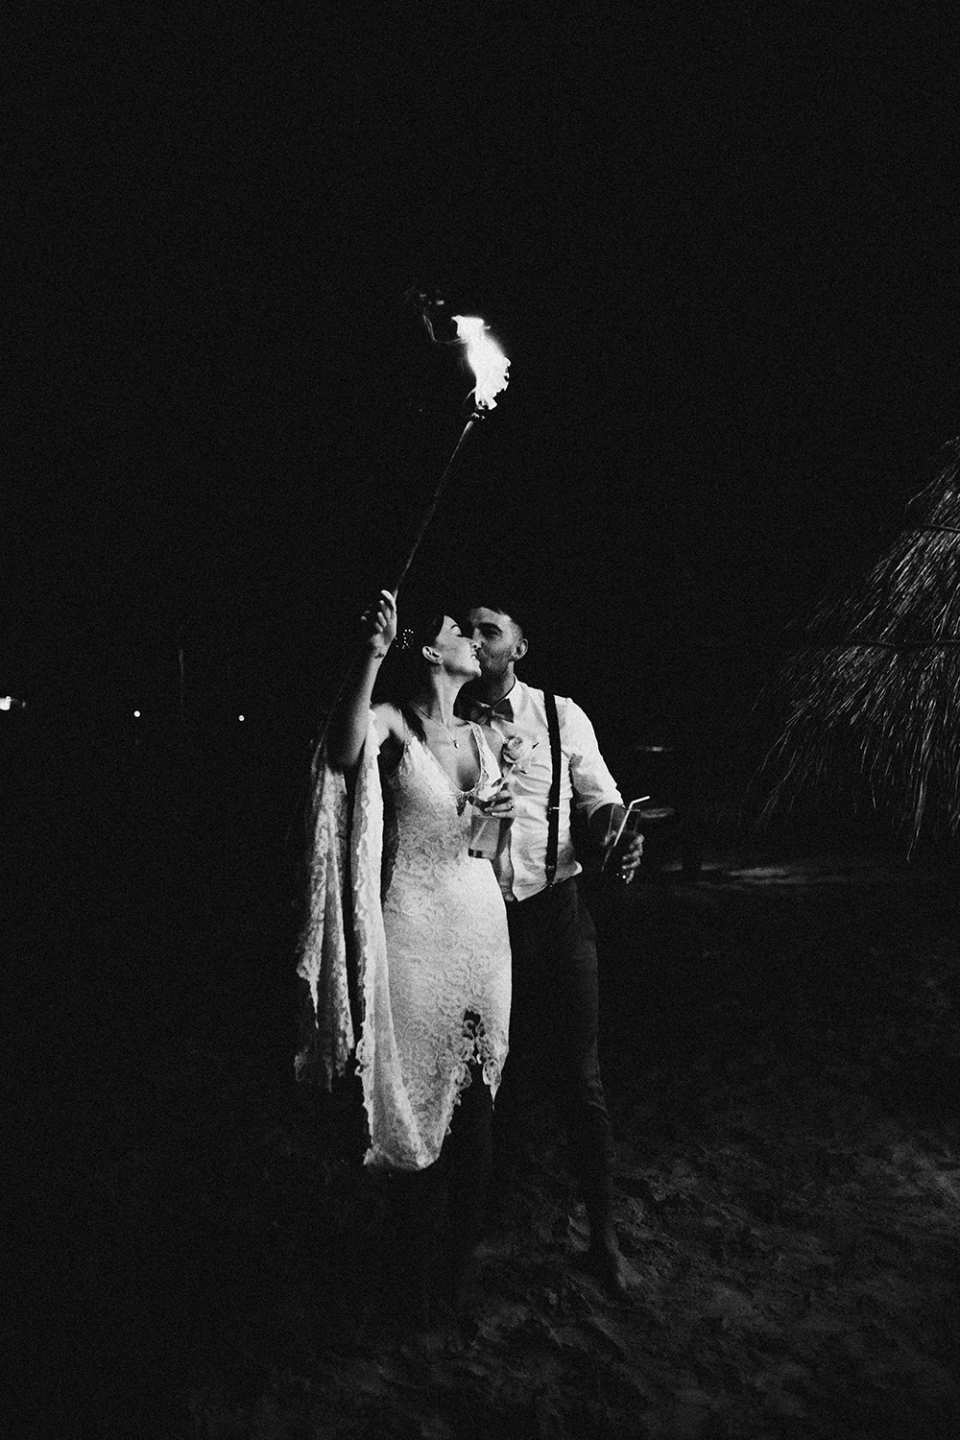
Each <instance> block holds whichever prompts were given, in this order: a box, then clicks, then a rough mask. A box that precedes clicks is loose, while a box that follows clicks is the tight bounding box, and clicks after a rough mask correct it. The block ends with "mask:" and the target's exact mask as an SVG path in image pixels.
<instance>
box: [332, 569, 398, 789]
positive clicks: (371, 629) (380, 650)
mask: <svg viewBox="0 0 960 1440" xmlns="http://www.w3.org/2000/svg"><path fill="white" fill-rule="evenodd" d="M361 623H362V625H363V645H362V649H361V652H360V655H359V657H358V658H357V660H356V661H355V662H354V665H353V667H352V668H351V671H350V674H349V675H348V677H347V682H346V684H345V685H344V687H343V690H342V692H341V694H340V698H339V700H338V701H337V705H336V708H335V710H334V712H333V714H332V715H331V717H330V723H329V726H328V727H327V758H328V759H329V761H330V763H331V764H333V765H336V766H338V767H339V768H340V769H342V770H351V769H352V768H353V767H354V766H355V765H356V764H357V761H358V760H359V759H360V752H361V751H362V750H363V746H364V741H365V740H366V738H367V730H368V728H369V722H370V698H371V696H372V694H373V687H374V684H375V682H376V678H377V672H378V671H379V669H380V666H381V665H382V664H383V660H384V657H385V656H386V654H387V652H388V651H389V649H390V646H391V645H392V644H393V642H394V640H395V639H396V635H397V602H396V597H395V596H394V595H393V594H392V593H391V592H390V591H389V590H381V591H380V599H379V600H378V601H377V603H376V604H374V605H371V606H370V608H369V610H365V611H364V614H363V618H362V622H361ZM392 715H393V707H392V706H382V705H378V706H377V707H376V709H375V719H376V723H377V732H378V734H379V736H380V743H381V745H382V744H383V742H384V741H385V740H386V739H387V737H388V736H389V735H391V734H393V733H394V729H395V727H394V725H393V724H391V719H392Z"/></svg>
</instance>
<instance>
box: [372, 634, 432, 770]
mask: <svg viewBox="0 0 960 1440" xmlns="http://www.w3.org/2000/svg"><path fill="white" fill-rule="evenodd" d="M446 615H447V612H446V611H445V610H437V611H434V612H433V614H430V615H426V614H425V615H422V616H421V615H414V616H413V618H412V619H407V618H404V619H402V620H401V621H400V628H399V629H398V631H397V638H396V640H395V641H394V642H393V644H392V645H391V646H390V651H389V653H388V655H387V658H386V660H385V661H384V662H383V665H382V667H381V670H380V674H379V675H378V677H377V684H376V689H375V690H374V694H373V698H374V700H375V701H380V700H387V701H389V702H390V704H392V705H396V707H397V709H398V710H399V711H400V714H401V715H402V716H403V718H404V720H405V721H406V723H407V725H408V726H409V728H410V729H411V730H412V731H413V733H414V735H416V737H417V739H418V740H421V741H423V743H424V744H426V739H427V736H426V731H425V730H424V728H423V716H422V715H421V714H420V712H419V711H418V710H415V709H414V708H413V706H412V704H411V703H410V697H411V696H412V695H413V694H415V693H416V691H417V690H418V689H419V687H420V686H421V685H422V684H423V681H424V678H425V676H426V674H427V672H428V670H429V668H430V667H429V664H428V662H427V661H426V659H425V658H424V654H423V647H424V645H432V644H433V642H434V641H435V640H436V639H437V637H438V635H439V634H440V631H441V630H442V629H443V622H444V620H445V619H446Z"/></svg>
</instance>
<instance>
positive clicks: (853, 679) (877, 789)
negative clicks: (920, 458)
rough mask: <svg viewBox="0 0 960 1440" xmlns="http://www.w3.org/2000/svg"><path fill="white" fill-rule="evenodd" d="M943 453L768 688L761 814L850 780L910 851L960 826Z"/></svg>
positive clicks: (959, 741) (948, 461) (958, 667)
mask: <svg viewBox="0 0 960 1440" xmlns="http://www.w3.org/2000/svg"><path fill="white" fill-rule="evenodd" d="M944 451H945V461H944V464H943V466H942V468H941V469H940V471H939V473H938V474H937V476H936V478H935V480H934V481H933V482H932V483H931V484H930V485H929V486H927V487H926V489H924V490H923V491H922V492H921V493H920V494H919V495H918V496H916V497H915V499H914V500H913V501H912V502H911V507H913V506H916V507H918V510H919V512H920V513H919V514H918V517H917V520H916V521H915V522H914V523H912V524H911V525H910V526H909V527H908V528H907V529H905V530H904V531H903V532H902V533H901V534H900V535H899V536H898V538H897V540H896V541H895V543H894V544H893V546H892V547H891V548H890V550H889V551H888V552H887V554H886V555H884V556H883V557H882V558H881V559H880V560H879V561H878V562H877V564H876V565H875V566H874V567H873V569H872V570H871V571H870V573H869V574H868V575H867V577H866V579H865V580H864V581H863V582H862V583H861V584H860V585H859V586H858V587H857V588H856V589H855V590H854V591H853V592H852V593H851V594H849V595H848V596H846V597H844V598H842V599H841V600H839V601H831V602H824V603H823V604H822V605H821V606H820V607H819V608H818V610H817V611H816V612H815V614H814V615H813V617H812V620H811V622H810V624H809V626H808V635H809V641H808V643H807V644H806V645H805V646H804V647H803V648H802V649H801V650H799V651H798V652H797V653H796V654H795V655H793V656H792V657H791V658H790V659H789V660H788V662H787V664H786V665H785V667H784V669H783V672H782V673H781V675H780V677H779V679H778V681H777V682H776V684H775V687H774V691H775V694H776V696H777V698H778V700H779V701H780V702H781V704H782V705H783V708H784V710H785V713H786V717H787V718H786V721H785V724H784V727H783V729H782V731H781V734H780V736H779V738H778V740H777V741H776V743H775V744H774V746H773V748H772V749H771V751H770V753H769V755H768V756H767V759H766V761H765V762H764V765H763V767H762V768H761V772H760V781H761V785H762V788H763V790H764V792H765V794H766V799H765V801H764V803H763V807H762V811H761V820H762V821H769V820H771V819H772V818H773V816H774V815H775V814H776V813H777V812H780V811H784V810H785V811H789V810H791V809H792V808H793V807H794V806H795V805H796V804H797V802H798V801H799V800H800V798H801V797H802V796H803V795H806V794H808V793H809V792H810V791H811V790H812V789H813V788H814V787H817V786H821V787H822V786H828V785H831V784H832V783H834V782H836V781H841V782H843V781H849V780H850V779H855V780H856V781H857V782H858V783H859V785H860V786H861V787H862V786H864V785H865V787H866V792H867V794H868V796H869V799H870V802H871V804H872V805H873V807H874V809H875V810H877V811H878V812H880V813H883V814H885V815H886V816H888V817H889V818H890V819H891V820H892V821H893V823H894V825H895V827H896V828H897V830H898V831H900V832H901V833H903V834H905V835H906V836H907V837H908V839H909V849H911V850H912V849H913V848H914V846H915V845H916V844H917V842H918V840H919V839H920V838H921V836H926V835H931V836H932V835H936V834H951V835H952V834H955V833H956V832H957V831H958V830H960V489H958V483H957V482H958V472H960V438H958V439H956V440H952V441H950V442H949V444H948V445H946V446H945V447H944Z"/></svg>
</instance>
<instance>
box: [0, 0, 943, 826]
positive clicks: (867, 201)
mask: <svg viewBox="0 0 960 1440" xmlns="http://www.w3.org/2000/svg"><path fill="white" fill-rule="evenodd" d="M29 24H30V28H29V31H28V32H25V44H24V47H23V49H22V51H21V53H20V66H19V83H18V85H15V86H14V87H12V88H11V89H10V90H9V91H8V94H7V99H6V108H7V110H8V115H9V118H10V119H11V120H12V122H13V123H12V125H11V126H10V127H8V134H9V135H10V137H11V141H10V149H11V153H12V161H13V164H12V168H11V172H10V177H11V178H10V180H9V181H8V185H7V188H6V196H5V206H6V209H7V211H8V215H9V216H10V218H11V220H12V232H13V237H14V247H13V255H14V260H15V264H14V271H13V275H12V277H11V280H10V281H9V283H8V297H9V302H10V304H9V310H8V315H9V331H8V364H9V369H8V392H7V402H8V403H7V405H6V407H5V408H6V413H7V424H6V430H7V441H8V447H7V448H8V458H7V462H6V465H5V470H6V477H5V483H4V489H5V492H6V500H7V504H6V518H5V520H4V523H3V528H2V534H0V545H2V561H0V575H2V586H3V599H4V605H3V611H4V616H5V620H6V624H5V625H4V636H3V647H2V652H0V693H8V692H9V693H12V694H14V695H17V696H21V697H23V698H24V699H26V701H27V704H28V708H27V711H25V712H24V713H23V714H22V715H13V716H11V715H7V714H3V715H0V720H2V722H3V725H4V727H5V729H6V732H7V735H8V737H10V738H11V739H12V737H14V735H15V734H16V736H17V737H18V738H17V740H16V742H15V743H17V744H20V743H25V742H23V737H25V736H27V735H29V736H31V737H33V740H32V741H31V743H33V741H36V742H37V743H38V744H41V748H42V753H43V755H44V757H45V761H46V760H48V759H49V757H50V756H51V754H52V752H56V751H60V752H63V753H67V754H69V755H70V763H71V765H72V764H73V763H75V760H76V756H77V752H78V751H82V752H84V753H85V754H87V755H92V754H93V753H94V752H96V751H97V750H98V748H102V747H103V746H107V748H108V749H109V751H110V754H111V756H113V755H114V754H115V750H114V747H115V746H116V745H117V744H119V745H120V746H121V747H123V746H129V745H134V744H136V743H138V737H140V738H139V744H140V745H141V746H142V745H143V744H144V743H145V742H144V741H143V739H142V737H143V736H144V735H145V734H146V735H149V736H151V737H152V740H150V741H149V742H146V743H159V741H158V738H157V737H159V736H161V735H164V736H167V737H168V738H169V736H170V735H171V734H172V728H171V727H175V726H176V725H182V726H183V727H185V729H184V730H182V731H181V733H187V732H189V734H190V735H191V737H192V741H191V743H199V744H202V745H209V747H210V748H211V750H212V751H214V752H216V753H217V754H218V755H219V756H220V757H221V759H222V760H223V762H224V764H226V760H225V757H226V756H227V754H228V753H229V754H233V752H234V751H238V753H239V752H242V754H245V755H247V756H248V758H249V756H251V755H254V754H256V755H260V756H263V755H266V754H270V755H271V756H272V757H273V759H274V762H275V768H276V767H280V768H283V776H284V779H283V782H282V785H281V784H280V781H279V779H278V776H279V773H280V771H279V769H277V774H276V776H275V777H274V780H273V781H271V782H269V783H268V785H267V789H269V784H270V783H274V791H275V797H276V795H278V794H279V793H280V790H281V789H282V788H283V786H284V785H285V786H286V787H287V791H288V792H289V793H287V792H284V794H283V798H282V800H281V801H280V802H279V803H281V804H282V805H283V806H287V807H288V809H289V807H290V805H291V804H293V796H294V794H295V792H296V782H295V776H296V775H298V774H299V775H300V776H301V777H302V775H303V772H304V769H305V766H306V763H307V760H308V757H309V753H310V741H311V738H312V736H313V734H314V732H315V727H316V724H317V718H318V715H319V713H320V712H321V710H322V707H323V704H324V701H325V700H329V698H330V696H331V695H332V693H333V692H334V691H335V690H336V687H337V684H338V682H339V678H340V675H341V674H342V670H343V665H344V662H345V660H346V658H347V657H348V656H349V654H350V648H351V643H352V636H353V634H354V627H355V623H356V617H357V615H358V614H359V611H360V610H361V609H362V608H363V606H364V604H365V603H366V602H367V600H368V598H369V596H370V595H371V594H372V593H375V591H376V590H377V589H378V588H379V586H380V585H381V584H383V583H388V582H389V580H390V578H391V577H392V575H393V573H394V572H395V571H396V569H397V566H398V562H399V560H400V559H401V557H402V555H403V553H404V545H405V541H406V538H407V536H408V534H409V532H410V527H411V525H412V523H413V522H414V521H415V518H416V516H417V514H418V513H419V511H420V509H421V507H422V506H423V504H424V503H425V501H426V499H427V498H428V497H429V495H430V493H431V490H432V487H433V484H434V482H435V480H436V478H437V476H438V475H439V473H440V471H441V470H442V468H443V464H444V462H445V460H446V457H447V455H448V454H449V452H450V450H451V449H452V446H453V444H454V443H455V441H456V438H457V435H458V434H459V431H460V427H461V425H462V422H463V418H464V415H465V414H466V413H467V412H466V394H467V391H468V389H469V382H468V381H467V379H466V377H465V375H464V373H463V371H462V368H461V366H460V364H459V363H458V361H457V359H456V356H455V352H454V351H452V350H449V349H446V348H444V347H440V346H436V347H434V346H432V345H431V344H430V341H429V338H428V336H427V334H426V332H425V330H424V329H423V327H422V326H421V325H420V324H419V321H418V320H417V317H416V315H415V313H414V312H413V310H412V309H410V308H409V307H408V306H407V305H405V303H404V296H405V294H406V292H407V290H408V289H409V287H410V286H411V285H415V284H431V285H438V286H440V287H441V289H442V290H443V291H444V293H445V294H446V295H447V296H448V299H449V302H450V305H451V308H460V309H463V310H466V311H471V310H475V311H478V312H479V313H481V314H482V315H483V316H484V317H485V318H486V319H487V320H488V322H489V324H490V325H491V327H492V329H493V331H494V333H495V334H496V335H497V336H498V338H499V339H500V340H501V342H502V344H503V346H504V348H505V349H506V351H507V353H508V354H509V355H510V357H511V359H512V362H513V364H512V378H511V383H510V388H509V390H508V391H507V393H506V394H505V395H504V396H503V397H502V400H501V403H500V405H499V406H498V408H497V410H496V411H495V412H494V414H493V415H492V416H491V417H490V418H489V420H488V421H487V422H486V423H485V425H484V427H483V428H482V429H481V431H480V432H479V433H478V434H477V435H475V436H473V437H471V440H470V441H469V444H468V448H467V450H466V451H465V453H464V457H463V462H462V464H461V465H460V467H459V468H458V471H457V474H456V477H455V480H454V481H453V482H452V483H451V486H450V490H449V492H448V493H447V495H446V496H445V499H444V502H443V504H442V507H441V509H440V512H439V513H438V515H437V518H436V521H435V523H434V525H433V526H432V528H431V531H430V532H429V534H428V537H427V540H426V541H425V543H424V545H423V547H422V549H421V551H420V553H419V555H418V558H417V561H416V563H415V566H414V569H413V571H412V572H411V576H410V581H409V583H408V585H407V587H405V594H404V597H403V598H404V599H406V600H407V601H408V602H416V603H419V602H420V601H421V600H424V601H433V600H435V599H439V600H440V601H441V603H443V604H446V605H448V606H450V605H453V604H455V603H456V602H457V601H458V600H459V599H460V598H462V597H463V596H465V595H469V593H470V592H471V591H473V590H477V589H478V588H479V589H481V590H482V589H484V588H486V589H487V590H488V591H489V590H490V589H496V590H502V589H507V590H508V591H509V592H511V593H516V592H519V593H520V594H522V595H523V597H524V598H523V604H524V605H525V607H526V608H527V611H528V615H527V619H528V621H529V625H530V629H531V634H532V637H533V650H532V653H531V656H530V659H529V661H528V665H527V671H526V674H527V677H528V678H529V679H531V680H532V681H539V682H541V683H546V684H550V685H553V686H554V687H555V688H557V689H558V690H559V691H560V692H561V693H565V692H566V693H572V694H573V695H574V696H575V697H576V698H578V699H580V700H581V702H582V703H583V704H584V705H585V707H586V708H587V709H588V711H589V712H590V713H591V715H592V716H593V717H594V719H595V721H596V724H597V728H598V730H599V732H600V735H601V740H602V742H603V744H604V747H605V749H607V750H609V751H610V753H611V754H612V755H613V756H614V758H615V759H616V758H618V757H620V756H624V755H627V754H628V753H629V749H630V746H631V745H633V744H634V743H636V742H637V741H638V740H639V739H644V738H649V737H650V736H651V735H661V736H662V735H664V734H670V733H671V732H672V731H680V732H682V734H683V736H684V737H685V739H686V740H687V741H688V742H689V745H690V747H691V748H692V749H696V750H698V751H699V753H700V755H701V758H705V759H706V761H707V763H706V765H705V770H704V773H705V774H706V775H707V777H708V781H707V783H708V784H712V785H713V786H714V788H715V790H716V792H717V800H716V804H717V806H718V807H719V809H720V810H722V809H723V807H724V806H728V807H729V804H730V797H731V796H732V795H734V794H735V793H736V792H737V790H738V789H739V788H740V787H741V785H742V783H743V780H744V777H745V776H747V775H748V774H749V773H750V772H751V768H752V766H753V765H754V764H755V762H756V759H757V758H758V756H759V755H760V754H762V751H763V746H764V744H765V743H766V742H768V741H769V738H770V736H769V735H768V734H764V733H758V734H754V733H753V732H750V731H749V726H746V728H745V725H746V722H745V719H744V717H745V716H746V715H747V713H748V710H749V705H750V702H751V701H752V698H753V697H754V695H755V694H756V692H757V690H758V689H759V688H760V687H761V686H762V685H763V684H764V682H765V681H766V680H767V679H768V678H769V676H770V675H771V674H772V673H773V672H774V671H775V669H776V665H777V663H778V660H779V657H780V654H781V653H782V650H783V649H784V647H785V645H786V644H788V643H789V632H788V630H787V629H786V628H785V627H789V626H790V625H791V624H793V623H794V622H797V621H799V620H802V618H803V616H804V615H805V614H806V613H808V611H809V609H810V607H811V606H812V604H813V603H814V602H815V601H816V599H817V598H818V597H819V596H820V595H821V594H822V593H823V591H824V589H825V588H826V587H828V586H830V585H842V584H843V583H844V581H845V579H847V578H849V577H851V576H854V575H856V574H858V573H860V572H861V571H862V570H863V569H864V567H866V566H867V565H869V564H870V563H871V562H872V560H873V559H874V558H875V556H876V555H877V554H878V553H879V551H880V550H881V549H882V548H883V547H884V545H885V544H886V543H888V541H889V540H890V538H891V537H892V536H893V535H894V534H895V533H896V531H897V529H898V527H899V526H900V524H901V522H902V516H903V509H904V506H905V504H906V502H907V500H908V499H909V498H910V496H911V495H913V494H914V493H915V492H916V491H917V489H918V488H920V486H921V485H922V484H923V483H924V482H925V481H926V480H927V479H928V478H929V476H930V474H931V473H932V470H933V467H934V466H935V456H936V452H937V449H938V447H939V446H940V445H941V444H942V443H943V442H944V441H945V440H946V439H948V438H950V437H951V436H952V435H953V434H954V433H955V431H956V429H957V393H958V349H957V345H956V302H957V286H958V267H957V238H958V231H957V210H956V161H957V148H956V141H957V111H956V105H955V93H954V92H955V85H954V81H955V76H954V74H953V71H954V68H955V67H954V65H953V63H952V55H953V54H954V53H955V51H954V45H953V42H954V40H955V38H956V36H955V32H954V30H953V27H952V26H950V25H949V24H948V23H946V22H944V21H943V20H942V18H940V17H938V15H937V13H936V7H929V8H925V7H923V6H916V7H911V10H910V14H909V16H906V15H903V16H900V17H899V18H896V17H895V18H890V17H884V16H883V15H881V14H880V12H879V11H878V10H877V7H875V6H870V5H867V4H846V5H840V6H834V7H829V8H827V7H818V6H809V5H788V6H786V7H777V8H776V10H775V11H774V10H769V9H767V8H766V7H759V6H753V5H739V6H736V7H725V6H716V5H706V4H704V5H688V6H684V7H677V6H675V5H674V6H666V5H650V6H619V5H606V4H597V5H594V6H592V7H591V8H590V10H589V13H588V12H586V11H578V12H576V13H575V14H574V15H573V17H572V18H571V17H569V16H568V15H566V14H564V13H562V12H561V11H559V10H557V9H555V7H551V6H547V5H544V4H531V3H516V4H497V3H486V4H482V5H480V4H472V3H461V0H457V3H451V4H448V5H445V6H442V7H439V6H438V7H431V6H413V5H410V6H406V5H402V6H379V5H359V6H358V5H320V6H316V5H311V6H305V5H286V6H284V7H282V9H277V10H276V11H273V10H270V9H266V8H258V7H255V6H252V5H246V4H241V5H236V6H231V7H214V6H200V7H186V8H184V9H182V10H181V9H179V8H177V7H137V8H136V10H134V11H131V12H129V13H128V14H123V15H115V14H105V15H102V16H101V17H99V18H97V19H92V18H87V17H82V16H81V17H78V16H77V14H76V13H75V12H74V11H72V10H71V9H70V8H68V7H66V6H56V5H47V6H42V7H37V8H36V9H35V10H34V11H33V13H32V15H31V19H30V22H29ZM448 597H449V599H448ZM181 650H182V651H183V672H184V683H183V695H182V711H181V689H180V661H179V652H180V651H181ZM134 708H139V709H141V710H142V712H143V715H142V719H141V721H140V722H138V723H135V722H134V720H133V717H132V712H133V710H134ZM240 713H243V714H244V716H245V717H246V718H245V721H244V722H243V724H244V726H245V727H246V729H245V731H244V734H243V740H242V744H241V740H240V735H239V731H238V726H239V725H240V722H239V721H238V720H237V719H236V717H237V715H239V714H240ZM772 723H773V722H772V721H771V724H772ZM761 731H762V726H761ZM748 732H749V733H748ZM40 736H42V741H39V740H38V739H37V737H40ZM745 736H747V738H746V739H745V738H744V737H745ZM164 743H166V742H164ZM110 763H111V764H113V763H114V761H113V760H111V762H110ZM244 763H246V762H244ZM284 767H285V768H284ZM228 768H229V767H228ZM638 783H642V782H640V781H638ZM278 786H279V787H280V789H278V788H277V787H278ZM215 793H216V787H214V795H213V796H211V799H215ZM294 808H295V806H294Z"/></svg>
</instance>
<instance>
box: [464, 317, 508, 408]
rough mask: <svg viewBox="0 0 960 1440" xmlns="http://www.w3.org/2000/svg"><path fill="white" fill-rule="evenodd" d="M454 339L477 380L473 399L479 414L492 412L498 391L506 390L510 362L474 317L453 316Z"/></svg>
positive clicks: (484, 326) (483, 326) (485, 328)
mask: <svg viewBox="0 0 960 1440" xmlns="http://www.w3.org/2000/svg"><path fill="white" fill-rule="evenodd" d="M453 319H454V320H455V321H456V325H457V335H458V336H459V338H460V339H461V340H462V341H463V343H464V344H465V345H466V347H467V360H468V361H469V363H470V368H471V369H472V370H473V373H474V375H475V376H476V377H477V383H476V387H475V389H474V392H473V393H474V395H475V397H476V401H477V405H478V406H479V408H480V409H481V410H494V409H495V408H496V404H497V402H496V400H495V399H494V398H493V397H494V396H495V395H499V394H500V391H501V390H506V388H507V371H508V370H509V369H510V361H509V360H508V359H507V357H506V355H504V353H503V351H502V350H501V349H500V346H499V345H498V344H497V342H496V341H495V340H493V339H491V337H490V335H489V334H488V332H487V327H486V325H485V324H484V323H483V321H482V320H481V319H480V318H479V317H478V316H476V315H454V317H453Z"/></svg>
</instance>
